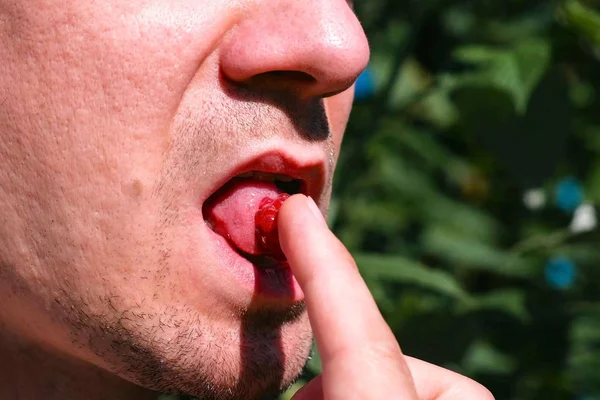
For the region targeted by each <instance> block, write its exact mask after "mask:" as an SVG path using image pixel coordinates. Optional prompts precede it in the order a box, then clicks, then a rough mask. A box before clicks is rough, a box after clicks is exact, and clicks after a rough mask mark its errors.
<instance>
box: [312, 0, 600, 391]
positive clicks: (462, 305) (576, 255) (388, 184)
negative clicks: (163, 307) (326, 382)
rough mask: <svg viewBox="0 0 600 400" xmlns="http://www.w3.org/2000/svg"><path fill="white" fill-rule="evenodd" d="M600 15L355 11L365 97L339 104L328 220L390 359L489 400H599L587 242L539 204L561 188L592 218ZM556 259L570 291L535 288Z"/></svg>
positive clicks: (576, 5) (598, 149)
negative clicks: (391, 342)
mask: <svg viewBox="0 0 600 400" xmlns="http://www.w3.org/2000/svg"><path fill="white" fill-rule="evenodd" d="M599 5H600V4H599V3H598V2H594V1H591V0H590V1H584V0H579V1H578V0H564V1H534V0H505V1H495V2H493V1H486V2H480V1H456V0H455V1H452V0H448V1H444V0H420V1H396V0H369V1H365V2H355V8H356V12H357V14H358V15H359V18H360V19H361V20H362V22H363V25H364V27H365V30H366V32H367V34H368V36H369V38H370V43H371V47H372V63H371V69H372V71H373V73H374V74H375V76H376V85H377V90H376V93H375V95H374V96H373V97H372V98H370V99H368V100H363V101H357V103H356V105H355V108H354V111H353V115H352V118H351V123H350V125H349V128H348V131H347V134H346V138H345V141H344V145H343V149H342V155H341V158H340V162H339V167H338V174H337V179H336V187H335V190H334V199H333V200H334V201H333V204H334V207H333V210H332V213H331V214H330V216H329V222H330V224H331V226H332V228H333V229H334V231H335V232H336V234H337V235H338V236H339V237H340V238H341V239H342V240H343V241H344V243H345V244H346V245H347V246H348V247H349V249H350V250H351V251H352V252H353V254H354V256H355V257H356V260H357V263H358V265H359V268H360V270H361V272H362V273H363V275H364V277H365V280H366V281H367V283H368V285H369V287H370V288H371V290H372V292H373V295H374V296H375V298H376V300H377V302H378V304H379V307H380V309H381V311H382V313H383V314H384V316H385V317H386V320H387V321H388V323H389V324H390V326H391V327H392V329H393V331H394V332H395V334H396V336H397V338H398V340H399V342H400V344H401V346H402V347H403V349H404V351H405V352H406V353H407V354H409V355H412V356H416V357H420V358H424V359H425V360H428V361H430V362H434V363H437V364H439V365H442V366H445V367H448V368H451V369H454V370H456V371H458V372H460V373H463V374H466V375H468V376H470V377H472V378H474V379H476V380H478V381H480V382H482V383H483V384H485V385H486V386H487V387H489V388H490V390H492V392H493V393H494V394H495V395H496V398H497V399H498V400H503V399H515V400H516V399H519V400H527V399H542V398H543V399H583V398H584V397H585V396H587V397H585V398H586V399H600V269H599V267H600V245H599V243H600V242H599V240H600V235H598V231H597V230H596V229H593V230H591V231H585V232H580V231H571V230H570V229H569V226H570V224H571V221H572V219H573V214H572V212H564V211H561V210H560V209H559V208H558V207H557V206H556V205H555V200H556V189H555V188H556V184H557V183H558V182H559V181H560V180H561V179H563V178H566V177H573V178H576V179H578V180H579V181H580V182H582V185H583V189H584V193H585V202H586V203H587V204H590V205H592V206H595V205H597V203H598V202H600V158H599V157H598V155H600V96H598V90H599V89H600V60H599V58H600V12H599V11H598V6H599ZM532 189H536V190H537V192H531V190H532ZM527 193H529V194H527ZM540 194H541V195H542V197H543V196H545V199H546V201H545V203H544V202H543V201H541V202H540V201H538V203H540V204H541V205H540V206H539V207H538V208H537V209H532V208H530V207H528V206H527V205H526V203H525V202H524V196H526V195H527V196H538V198H539V197H540ZM542 200H543V199H542ZM555 256H565V257H568V258H569V259H570V260H571V261H573V263H574V264H575V265H576V268H577V274H576V279H575V282H574V284H573V285H572V286H570V287H566V288H563V289H560V288H557V287H554V286H552V285H551V284H550V283H549V281H547V279H546V276H545V266H546V264H547V262H548V260H549V259H550V258H552V257H555ZM320 368H321V367H320V362H319V359H318V354H315V357H313V359H312V360H311V361H310V362H309V365H308V367H307V372H306V376H305V377H304V378H303V379H304V381H307V380H309V379H310V378H312V377H314V376H315V375H316V374H318V373H319V372H320Z"/></svg>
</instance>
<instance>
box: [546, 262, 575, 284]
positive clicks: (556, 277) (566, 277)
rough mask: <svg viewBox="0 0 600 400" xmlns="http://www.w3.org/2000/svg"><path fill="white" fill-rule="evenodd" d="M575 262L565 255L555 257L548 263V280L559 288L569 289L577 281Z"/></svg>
mask: <svg viewBox="0 0 600 400" xmlns="http://www.w3.org/2000/svg"><path fill="white" fill-rule="evenodd" d="M576 272H577V271H576V267H575V264H573V262H572V261H571V260H569V259H568V258H565V257H554V258H552V259H551V260H550V261H548V264H546V281H548V283H549V284H550V285H551V286H553V287H555V288H557V289H568V288H569V287H571V285H573V282H575V275H576Z"/></svg>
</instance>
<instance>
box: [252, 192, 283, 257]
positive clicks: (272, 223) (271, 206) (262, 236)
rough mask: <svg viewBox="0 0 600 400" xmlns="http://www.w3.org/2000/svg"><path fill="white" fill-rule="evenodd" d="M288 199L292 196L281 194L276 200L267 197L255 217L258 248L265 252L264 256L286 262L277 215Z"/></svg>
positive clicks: (262, 201)
mask: <svg viewBox="0 0 600 400" xmlns="http://www.w3.org/2000/svg"><path fill="white" fill-rule="evenodd" d="M288 197H290V195H289V194H287V193H280V194H279V195H278V196H277V198H275V199H271V198H269V197H265V198H264V199H262V200H261V202H260V204H259V207H258V211H257V212H256V215H255V217H254V221H255V223H256V240H257V242H258V247H259V248H260V249H261V251H262V252H263V255H265V256H270V257H273V258H275V259H277V260H285V255H284V254H283V251H281V246H280V245H279V231H278V230H277V214H278V213H279V209H280V208H281V206H282V205H283V202H284V201H286V200H287V199H288Z"/></svg>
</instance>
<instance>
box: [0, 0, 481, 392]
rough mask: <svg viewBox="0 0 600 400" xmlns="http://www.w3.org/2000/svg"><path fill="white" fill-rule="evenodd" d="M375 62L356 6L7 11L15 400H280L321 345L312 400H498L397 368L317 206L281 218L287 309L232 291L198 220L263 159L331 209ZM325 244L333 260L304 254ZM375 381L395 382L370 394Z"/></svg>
mask: <svg viewBox="0 0 600 400" xmlns="http://www.w3.org/2000/svg"><path fill="white" fill-rule="evenodd" d="M368 58H369V46H368V43H367V40H366V38H365V36H364V33H363V31H362V28H361V26H360V23H359V22H358V20H357V19H356V17H355V15H354V14H353V12H352V10H351V8H350V6H349V4H348V3H347V2H346V1H345V0H303V1H292V0H254V1H250V0H231V1H220V0H128V1H121V0H119V1H117V0H106V1H102V2H94V1H84V0H54V1H49V0H0V59H1V60H2V62H1V63H0V70H1V72H0V104H1V106H0V210H2V211H1V218H2V224H1V225H0V293H2V302H1V303H0V360H2V361H1V362H0V398H19V399H25V400H27V399H39V398H44V399H47V400H52V399H82V398H85V399H92V400H93V399H96V398H97V399H106V398H110V399H154V398H156V397H157V395H158V394H159V393H160V392H163V391H164V392H177V393H187V394H191V395H196V396H200V397H202V398H203V399H208V400H211V399H214V400H227V399H248V400H252V399H261V398H268V396H271V397H272V396H274V395H275V394H276V393H278V392H279V391H280V390H282V389H284V388H285V387H287V386H288V385H289V384H290V383H291V382H292V381H293V380H294V379H295V378H296V377H297V376H298V374H299V373H300V372H301V370H302V367H303V366H304V364H305V361H306V358H307V356H308V351H309V348H310V344H311V340H312V332H313V330H314V332H315V334H316V339H317V343H318V345H319V346H320V348H321V347H322V348H323V350H324V365H325V368H326V369H325V373H324V375H323V377H322V378H318V380H316V381H314V383H313V384H311V385H309V386H308V387H307V389H306V390H305V391H304V394H302V393H301V394H299V396H305V398H307V399H309V398H310V399H313V398H314V399H318V398H320V397H321V398H328V399H334V398H335V399H338V398H339V399H342V398H344V399H346V398H350V397H348V395H347V393H346V394H344V393H342V392H340V391H338V389H336V388H337V387H338V386H337V385H340V386H339V387H340V388H341V387H342V386H343V387H345V388H346V389H344V390H348V389H349V388H351V385H348V382H355V383H356V384H357V385H360V388H363V389H361V390H366V389H365V388H369V387H371V388H373V387H374V386H373V385H374V384H377V385H386V384H391V382H392V381H393V382H399V383H398V384H396V383H394V384H393V385H391V386H390V388H392V389H391V390H392V392H388V394H393V391H397V392H398V394H399V395H400V394H408V395H409V396H413V397H406V398H416V397H414V396H416V393H417V392H418V393H420V394H422V398H431V399H434V398H435V399H438V398H439V399H442V398H444V399H450V398H452V399H454V398H456V399H459V398H460V399H465V398H468V396H467V397H465V395H467V394H469V395H472V396H473V397H472V398H473V399H486V398H489V397H482V396H481V395H482V393H483V394H484V395H485V396H488V394H487V392H485V390H484V389H483V388H481V387H479V386H478V385H477V384H475V383H474V382H471V381H469V380H467V379H466V378H463V377H460V376H458V375H454V374H452V373H450V372H447V371H444V370H441V369H438V368H437V367H433V366H429V365H428V364H424V363H422V362H418V361H416V360H412V359H409V358H405V357H404V356H403V355H402V353H401V352H400V350H399V347H398V345H397V344H396V342H395V340H394V338H393V335H391V333H390V332H389V328H387V326H386V325H385V323H384V322H383V321H382V320H381V316H380V315H379V313H378V311H377V308H376V306H375V305H374V304H373V303H372V298H371V297H370V295H369V294H368V291H367V290H366V288H365V287H364V283H363V282H362V280H361V279H360V276H359V275H358V274H357V273H356V270H355V268H354V267H353V262H352V259H351V257H350V256H349V255H348V254H347V253H346V251H345V249H344V248H343V246H342V245H341V244H339V242H337V241H336V239H335V238H334V237H333V236H332V234H331V232H330V231H329V230H328V229H327V228H326V226H324V225H322V224H319V222H318V220H315V221H313V225H310V224H311V222H310V220H306V219H301V220H298V218H300V217H302V215H303V213H307V212H310V208H309V206H308V204H309V202H308V199H307V197H305V196H304V195H302V194H298V195H296V196H293V197H292V198H290V200H289V201H288V202H286V204H284V207H283V209H282V212H281V215H282V218H281V221H280V235H281V237H282V246H283V250H284V251H285V252H286V255H288V257H289V261H290V266H291V268H292V270H293V271H294V273H295V274H296V275H298V281H299V284H300V286H301V287H302V290H303V293H302V292H298V293H297V294H296V295H294V296H292V297H289V296H288V298H285V299H282V300H281V301H276V300H274V299H271V298H267V297H264V296H263V297H261V296H258V295H256V293H254V292H253V290H252V288H253V287H252V281H251V278H247V277H246V278H244V279H245V280H244V279H237V278H236V275H235V274H236V271H234V270H233V268H232V267H228V266H227V265H228V263H227V262H225V261H224V260H225V258H224V256H223V254H222V253H221V251H220V248H219V247H218V246H217V245H215V243H216V242H215V240H214V232H212V231H211V230H210V228H209V227H208V226H207V225H206V224H205V223H204V220H203V215H202V205H203V203H204V201H206V199H207V198H208V197H209V196H211V194H212V193H214V191H215V190H216V189H217V188H218V187H219V186H220V185H221V184H222V182H223V179H227V175H228V174H229V173H231V172H232V171H233V170H234V169H235V168H237V167H238V166H239V164H240V163H243V162H245V161H246V160H248V159H250V158H253V157H260V156H261V155H264V154H280V153H285V154H288V155H291V156H290V157H297V159H298V160H297V162H298V163H302V162H304V163H305V164H306V165H310V166H311V167H306V168H314V169H319V168H320V170H323V171H325V180H324V182H323V183H324V184H323V185H322V186H321V187H320V188H319V190H318V194H317V195H315V196H313V197H314V200H315V201H316V202H317V204H318V206H319V208H320V210H321V211H320V212H323V213H324V212H326V210H327V207H328V202H329V196H330V191H331V179H332V176H333V171H334V167H335V162H336V159H337V154H338V152H339V150H340V145H341V141H342V136H343V132H344V130H345V127H346V124H347V121H348V117H349V114H350V110H351V105H352V99H353V89H352V84H353V82H354V81H355V79H356V78H357V77H358V75H359V74H360V72H361V71H362V70H363V69H364V68H365V66H366V64H367V62H368ZM288 203H289V204H288ZM313 215H314V214H313ZM307 221H308V222H307ZM307 232H311V234H310V235H308V236H307ZM313 234H314V235H315V237H320V238H321V239H322V240H324V243H335V244H332V245H331V246H319V245H317V242H315V243H314V244H313V243H312V242H311V240H312V239H311V240H299V238H306V237H313ZM306 246H310V250H309V249H306V248H305V247H306ZM308 253H310V254H312V256H311V257H306V254H308ZM226 264H227V265H226ZM303 271H304V272H303ZM311 271H312V272H311ZM319 271H321V272H319ZM323 271H329V272H327V273H326V275H324V276H323V277H322V282H323V284H322V285H321V286H320V287H319V288H316V287H315V285H314V282H316V281H320V280H321V278H320V277H319V276H318V275H319V274H320V273H324V272H323ZM315 274H316V275H315ZM307 276H314V279H309V278H307ZM310 282H313V284H311V283H310ZM246 284H247V285H246ZM340 285H341V286H340ZM332 294H337V295H338V296H336V297H335V298H327V297H328V296H331V295H332ZM305 300H306V302H305ZM325 300H326V301H328V303H327V307H326V308H323V307H320V306H319V304H323V303H322V302H321V301H325ZM352 304H354V305H355V306H353V309H354V310H355V311H357V312H356V313H355V315H354V314H353V315H354V316H352V315H347V314H348V312H349V310H350V309H349V308H347V307H348V305H352ZM359 305H360V306H359ZM334 310H335V311H334ZM336 313H337V314H336ZM327 315H330V316H331V315H339V316H340V318H341V320H346V319H347V318H350V319H352V321H353V322H352V321H349V323H350V326H356V327H357V330H356V332H355V333H356V336H352V335H350V336H348V335H343V334H339V333H341V332H343V331H344V327H342V326H337V325H336V324H335V323H334V321H331V320H329V319H328V318H327V317H326V316H327ZM309 316H310V318H309ZM346 317H347V318H346ZM367 320H368V321H376V323H373V324H362V322H365V321H367ZM311 323H312V329H311ZM353 331H354V330H353ZM324 332H329V333H330V334H331V337H330V338H327V336H329V335H324ZM365 338H373V339H374V340H373V341H371V340H367V341H366V342H365V341H364V339H365ZM382 344H385V345H382ZM380 345H381V346H380ZM365 346H367V348H365ZM368 346H372V347H368ZM335 348H338V349H343V351H342V350H340V351H336V350H335ZM373 348H376V349H377V348H381V349H386V350H385V351H384V352H378V351H375V352H373V351H371V350H372V349H373ZM328 349H330V350H331V349H333V350H332V351H328ZM390 349H391V350H390ZM388 350H390V352H388ZM340 356H342V358H340ZM348 360H352V361H353V362H350V363H348V362H347V361H348ZM391 360H393V362H392V361H391ZM354 361H356V363H355V362H354ZM362 363H366V364H365V365H361V364H362ZM354 364H355V365H354ZM344 365H345V366H344ZM353 365H354V366H353ZM373 365H377V366H378V367H377V368H379V369H380V371H382V372H383V371H387V372H386V373H382V374H378V375H377V377H374V376H370V374H365V375H364V376H362V377H361V375H360V371H364V370H365V369H367V370H368V369H369V368H371V367H372V366H373ZM369 366H371V367H369ZM407 366H408V367H407ZM349 367H352V368H355V369H352V370H351V371H350V370H347V368H349ZM409 368H410V369H411V371H412V377H414V382H413V379H412V378H411V373H410V372H409ZM421 377H422V378H421ZM350 378H351V381H350V380H348V379H350ZM358 378H360V379H358ZM434 378H435V379H434ZM382 379H383V380H384V381H381V380H382ZM457 387H459V388H461V390H460V391H459V392H460V394H461V396H462V397H440V396H445V395H446V394H452V393H454V394H452V395H453V396H456V393H455V392H456V391H457V389H456V388H457ZM360 388H359V389H360ZM340 393H341V394H340ZM356 393H363V394H365V396H366V392H363V391H360V390H357V391H356ZM444 393H446V394H444ZM306 396H308V397H306ZM340 396H341V397H340ZM344 396H346V397H344ZM365 396H362V397H360V398H373V399H375V398H382V397H380V395H377V394H376V393H373V397H369V396H370V395H369V396H367V397H365ZM475 396H478V397H475ZM402 398H404V397H402Z"/></svg>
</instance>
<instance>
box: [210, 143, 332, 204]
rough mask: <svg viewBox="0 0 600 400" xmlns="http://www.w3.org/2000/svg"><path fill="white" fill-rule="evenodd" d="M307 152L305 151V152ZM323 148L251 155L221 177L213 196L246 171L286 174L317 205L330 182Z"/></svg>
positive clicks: (271, 151)
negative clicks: (297, 183) (327, 182)
mask: <svg viewBox="0 0 600 400" xmlns="http://www.w3.org/2000/svg"><path fill="white" fill-rule="evenodd" d="M303 150H304V151H303ZM325 160H326V158H325V154H324V152H323V150H322V149H320V150H319V151H316V152H315V151H306V147H304V146H303V148H302V149H294V148H293V146H292V145H290V146H286V149H285V150H284V149H271V150H267V151H263V152H261V153H258V154H255V155H251V156H250V157H248V158H245V159H243V160H241V161H240V162H238V163H236V165H233V166H232V167H231V168H230V169H229V170H228V171H227V173H226V174H224V175H223V176H222V178H221V179H219V180H218V182H215V186H214V187H213V188H212V190H211V191H210V194H209V196H211V195H212V194H214V193H215V192H216V191H217V190H219V188H221V187H223V185H225V184H226V183H227V182H229V181H230V180H231V179H233V178H235V177H236V176H238V175H241V174H244V173H247V172H263V173H270V174H277V175H286V176H288V177H290V178H293V179H298V180H300V181H301V193H302V194H304V195H306V196H310V197H312V198H313V199H314V201H316V202H318V201H319V198H320V196H321V194H322V193H323V190H324V188H325V183H326V180H327V173H328V171H327V164H326V162H325Z"/></svg>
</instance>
